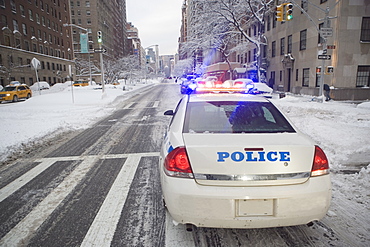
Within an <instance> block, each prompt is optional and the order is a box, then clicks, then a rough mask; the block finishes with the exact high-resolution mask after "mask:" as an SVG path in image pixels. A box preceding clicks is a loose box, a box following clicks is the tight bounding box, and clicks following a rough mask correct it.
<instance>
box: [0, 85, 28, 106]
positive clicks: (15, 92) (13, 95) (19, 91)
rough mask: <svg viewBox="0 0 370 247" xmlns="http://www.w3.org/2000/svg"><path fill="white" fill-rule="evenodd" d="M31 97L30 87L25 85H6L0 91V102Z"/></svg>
mask: <svg viewBox="0 0 370 247" xmlns="http://www.w3.org/2000/svg"><path fill="white" fill-rule="evenodd" d="M31 97H32V91H31V89H30V88H29V87H28V86H27V85H25V84H21V85H8V86H6V87H4V88H3V89H2V90H1V91H0V102H2V101H13V102H17V101H18V100H19V99H28V98H31Z"/></svg>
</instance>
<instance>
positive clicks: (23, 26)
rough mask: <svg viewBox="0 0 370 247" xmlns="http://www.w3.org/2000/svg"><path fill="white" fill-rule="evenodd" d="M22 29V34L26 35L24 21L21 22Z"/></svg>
mask: <svg viewBox="0 0 370 247" xmlns="http://www.w3.org/2000/svg"><path fill="white" fill-rule="evenodd" d="M22 31H23V34H24V35H27V26H26V24H24V23H22Z"/></svg>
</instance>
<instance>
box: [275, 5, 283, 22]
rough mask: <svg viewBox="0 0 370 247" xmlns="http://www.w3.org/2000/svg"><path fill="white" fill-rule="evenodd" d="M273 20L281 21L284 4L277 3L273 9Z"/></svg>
mask: <svg viewBox="0 0 370 247" xmlns="http://www.w3.org/2000/svg"><path fill="white" fill-rule="evenodd" d="M275 20H276V21H283V20H284V5H278V6H276V9H275Z"/></svg>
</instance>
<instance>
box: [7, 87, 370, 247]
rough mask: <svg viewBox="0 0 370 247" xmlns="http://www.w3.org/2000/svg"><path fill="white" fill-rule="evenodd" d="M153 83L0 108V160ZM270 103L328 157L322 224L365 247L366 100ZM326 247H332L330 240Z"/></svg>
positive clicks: (58, 94) (369, 203) (369, 208)
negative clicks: (327, 202) (328, 191)
mask: <svg viewBox="0 0 370 247" xmlns="http://www.w3.org/2000/svg"><path fill="white" fill-rule="evenodd" d="M153 83H160V82H159V81H148V82H147V84H136V85H133V84H132V85H126V90H123V87H122V86H121V85H118V86H107V87H106V92H105V94H102V91H101V89H96V88H94V86H88V87H78V88H73V94H72V91H71V87H70V86H69V85H67V84H60V85H56V86H53V87H52V88H51V89H50V90H48V91H42V92H41V94H39V93H38V92H35V93H34V95H33V97H32V98H31V99H29V100H26V101H22V102H18V103H2V104H0V121H1V130H0V155H1V160H0V161H1V162H4V161H5V160H6V159H7V158H12V159H15V158H16V157H17V155H18V154H19V152H22V150H23V148H25V147H27V148H30V147H32V145H33V144H35V143H41V142H43V141H44V140H47V139H48V138H49V137H51V136H55V135H56V134H60V133H63V132H65V131H69V130H76V129H81V128H87V127H89V126H91V125H92V124H93V123H95V122H97V121H98V120H99V119H101V118H103V117H105V116H107V115H109V114H110V113H112V112H113V111H115V110H116V109H117V105H118V103H117V102H122V100H124V99H125V97H126V95H127V94H129V93H132V92H140V91H138V90H140V88H142V87H145V86H148V84H153ZM178 97H179V98H180V97H181V96H180V93H179V95H178ZM176 101H177V99H169V100H167V101H164V102H161V104H162V106H164V108H168V109H173V108H174V104H173V102H176ZM272 102H273V103H275V104H276V105H277V106H278V107H279V108H280V109H282V111H283V112H285V114H286V115H287V116H288V117H289V118H290V119H291V120H292V121H293V123H294V124H295V125H296V126H297V127H298V128H299V129H300V130H301V131H302V132H304V133H305V134H307V135H308V136H310V137H311V138H312V139H314V140H315V141H316V142H317V144H318V145H319V146H320V147H321V148H322V149H323V150H324V151H325V153H326V155H327V156H328V158H329V161H330V168H331V171H332V173H331V174H332V183H333V200H332V205H331V207H330V210H329V213H328V214H327V216H326V217H325V218H324V219H323V222H324V223H325V225H327V226H330V227H331V228H332V229H335V231H336V234H339V235H341V236H343V238H345V239H346V242H348V243H349V244H351V245H352V246H368V245H369V244H370V237H369V235H368V232H369V231H370V102H365V103H360V104H359V103H356V104H355V103H352V102H336V101H329V102H324V103H319V102H316V101H312V97H311V96H301V95H290V94H288V95H287V96H286V97H284V98H282V99H279V98H278V97H277V95H276V97H274V98H273V99H272ZM17 153H18V154H17ZM23 155H24V154H23ZM12 156H13V157H12ZM5 164H6V162H4V164H2V165H5ZM312 199H313V200H314V199H315V198H312ZM330 234H331V233H330V232H327V235H328V236H329V237H326V238H324V239H327V238H329V239H330V236H331V235H330ZM328 243H329V244H332V245H334V246H336V245H338V243H337V242H336V240H335V239H330V241H329V242H328ZM339 245H340V246H342V245H341V244H339ZM323 246H327V245H326V244H324V245H323Z"/></svg>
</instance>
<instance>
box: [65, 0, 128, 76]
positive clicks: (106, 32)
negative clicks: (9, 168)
mask: <svg viewBox="0 0 370 247" xmlns="http://www.w3.org/2000/svg"><path fill="white" fill-rule="evenodd" d="M69 3H70V9H71V18H70V22H69V24H70V26H69V28H70V30H71V32H72V35H73V48H74V53H75V57H76V59H77V60H78V61H79V62H80V63H79V65H80V66H79V67H80V68H79V67H77V71H76V77H78V78H83V79H87V78H88V77H89V73H88V72H87V70H86V64H87V65H88V64H89V62H88V61H90V64H91V67H92V73H93V75H92V79H93V80H94V81H98V82H100V81H101V79H100V78H101V77H100V52H101V51H103V60H104V61H105V60H114V59H118V58H122V57H123V56H125V55H128V54H129V49H130V47H129V42H128V39H127V35H128V34H127V23H126V0H112V1H108V0H78V1H77V0H70V1H69ZM98 31H100V32H101V33H102V43H101V44H99V43H98V40H97V32H98ZM86 33H87V35H88V37H87V39H88V45H87V46H88V49H87V50H86V49H84V48H83V47H81V44H82V42H81V38H82V36H81V34H86Z"/></svg>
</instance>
